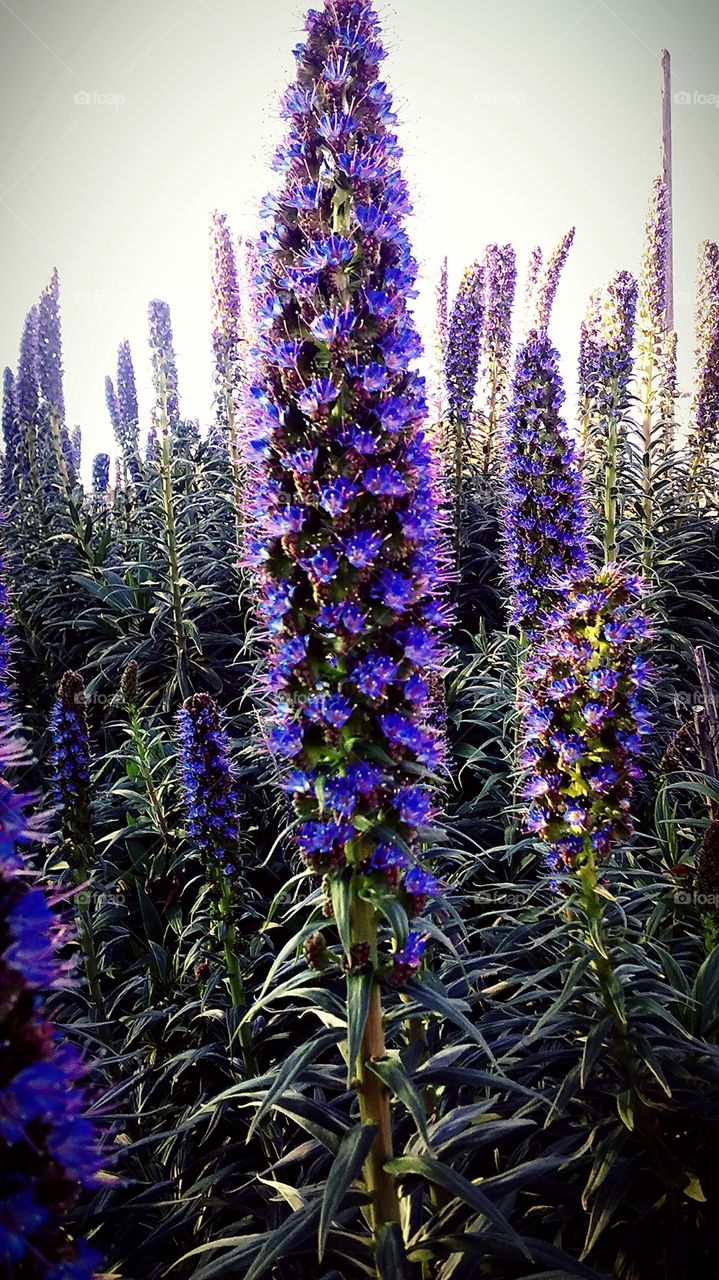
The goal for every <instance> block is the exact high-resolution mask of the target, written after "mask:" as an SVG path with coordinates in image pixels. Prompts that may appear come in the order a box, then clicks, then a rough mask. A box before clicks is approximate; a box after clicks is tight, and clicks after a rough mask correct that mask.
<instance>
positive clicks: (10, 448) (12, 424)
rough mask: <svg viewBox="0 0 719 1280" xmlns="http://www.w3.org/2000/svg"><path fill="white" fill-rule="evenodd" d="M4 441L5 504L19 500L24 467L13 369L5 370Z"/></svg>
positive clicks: (3, 482)
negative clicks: (20, 475)
mask: <svg viewBox="0 0 719 1280" xmlns="http://www.w3.org/2000/svg"><path fill="white" fill-rule="evenodd" d="M2 440H3V449H4V456H3V480H2V492H3V496H4V499H5V502H6V503H11V502H13V501H14V500H15V499H16V498H17V494H18V484H19V474H18V472H19V469H20V467H21V465H22V438H21V436H20V434H19V431H18V422H17V412H16V409H15V375H14V373H13V371H12V369H4V370H3V385H2Z"/></svg>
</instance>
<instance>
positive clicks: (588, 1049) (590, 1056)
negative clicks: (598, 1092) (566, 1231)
mask: <svg viewBox="0 0 719 1280" xmlns="http://www.w3.org/2000/svg"><path fill="white" fill-rule="evenodd" d="M611 1025H612V1019H611V1018H609V1017H606V1018H602V1020H601V1022H599V1023H598V1024H597V1026H596V1027H595V1028H594V1030H593V1031H590V1033H589V1035H588V1036H587V1039H586V1041H585V1042H584V1051H583V1053H582V1069H581V1073H580V1077H579V1082H580V1084H581V1086H582V1088H583V1089H584V1088H585V1087H586V1084H587V1080H588V1079H589V1077H590V1075H591V1074H592V1068H593V1066H594V1064H595V1062H596V1061H597V1058H598V1057H599V1055H600V1053H601V1052H602V1048H603V1046H604V1041H605V1039H606V1036H607V1032H608V1031H609V1029H610V1027H611Z"/></svg>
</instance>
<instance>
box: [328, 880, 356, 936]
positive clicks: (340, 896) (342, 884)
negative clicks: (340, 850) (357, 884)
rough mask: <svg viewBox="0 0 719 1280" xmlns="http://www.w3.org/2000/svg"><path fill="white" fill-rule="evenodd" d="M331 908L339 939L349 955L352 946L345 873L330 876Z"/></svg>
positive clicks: (348, 897) (348, 893) (348, 894)
mask: <svg viewBox="0 0 719 1280" xmlns="http://www.w3.org/2000/svg"><path fill="white" fill-rule="evenodd" d="M332 909H333V911H334V918H335V923H336V925H337V932H338V933H339V935H340V941H341V943H342V946H343V947H344V949H345V954H346V955H349V954H350V950H351V948H352V939H351V935H350V877H349V875H347V874H345V875H342V876H333V877H332Z"/></svg>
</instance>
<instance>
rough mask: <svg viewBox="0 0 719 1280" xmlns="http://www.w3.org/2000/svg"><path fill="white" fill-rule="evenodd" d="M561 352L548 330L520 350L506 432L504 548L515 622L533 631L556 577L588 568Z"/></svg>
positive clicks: (532, 337) (549, 600)
mask: <svg viewBox="0 0 719 1280" xmlns="http://www.w3.org/2000/svg"><path fill="white" fill-rule="evenodd" d="M563 403H564V386H563V383H562V378H561V374H560V372H559V356H558V353H557V351H556V350H555V348H554V347H553V346H552V344H551V342H550V341H549V338H548V337H547V335H546V333H541V334H539V333H536V332H530V334H529V337H528V338H527V341H526V342H523V343H522V344H521V345H520V347H519V348H518V351H517V355H516V360H515V368H514V381H513V385H512V402H511V404H510V407H509V410H508V413H507V422H506V432H505V474H504V483H505V492H506V499H507V501H506V506H505V509H504V513H503V517H504V530H503V534H504V546H505V565H506V574H507V583H508V587H509V591H510V597H511V609H512V611H511V620H512V622H513V624H514V625H515V626H517V627H519V628H520V630H522V631H525V632H527V633H528V634H533V633H536V632H537V631H538V629H539V628H540V627H541V626H542V625H543V623H542V619H543V615H545V614H546V613H547V612H548V611H549V610H550V609H551V608H552V607H553V606H554V604H555V603H556V598H557V595H556V592H557V587H556V582H557V579H563V578H566V577H571V576H576V575H579V574H582V573H584V572H585V570H586V566H587V532H586V515H585V509H584V497H583V492H582V482H581V476H580V473H579V466H578V462H577V456H576V449H575V445H574V442H573V440H572V438H571V436H570V434H569V432H568V430H567V424H566V422H565V420H564V418H563V417H562V413H561V409H562V405H563Z"/></svg>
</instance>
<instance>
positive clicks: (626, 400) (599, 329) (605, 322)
mask: <svg viewBox="0 0 719 1280" xmlns="http://www.w3.org/2000/svg"><path fill="white" fill-rule="evenodd" d="M636 306H637V283H636V280H635V279H634V277H633V276H632V275H631V274H630V273H629V272H628V271H619V272H618V273H617V274H616V276H614V278H613V279H612V280H611V281H610V283H609V285H608V286H607V288H606V290H605V291H604V292H597V293H595V294H592V297H591V298H590V302H589V307H588V309H587V314H586V317H585V319H584V321H583V323H582V328H581V340H580V354H579V386H578V392H579V418H580V423H581V426H582V445H583V459H582V461H583V470H584V476H585V480H586V482H587V486H588V488H589V489H590V490H591V492H592V493H593V496H594V498H595V502H594V504H593V505H594V509H595V510H596V511H597V512H598V513H601V514H600V521H601V523H600V528H599V529H598V533H599V534H600V535H601V537H602V541H603V545H604V559H605V563H607V564H611V563H612V562H614V561H615V560H616V559H617V549H618V537H619V521H620V518H621V513H622V502H623V499H625V498H626V488H627V476H626V471H627V466H628V463H629V456H628V416H629V410H630V394H629V384H630V381H631V378H632V372H633V362H632V350H633V346H634V322H635V315H636Z"/></svg>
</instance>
